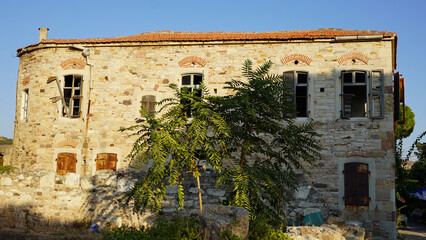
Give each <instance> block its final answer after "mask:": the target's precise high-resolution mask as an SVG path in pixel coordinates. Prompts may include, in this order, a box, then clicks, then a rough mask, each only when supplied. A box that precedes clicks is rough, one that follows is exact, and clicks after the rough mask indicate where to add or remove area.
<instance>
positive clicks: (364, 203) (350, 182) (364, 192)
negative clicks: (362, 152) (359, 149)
mask: <svg viewBox="0 0 426 240" xmlns="http://www.w3.org/2000/svg"><path fill="white" fill-rule="evenodd" d="M343 166H344V170H343V175H344V182H345V188H344V202H345V207H369V206H370V201H371V198H370V192H369V182H370V171H369V169H368V164H366V163H360V162H348V163H345V164H344V165H343ZM362 168H365V169H362ZM355 169H356V170H355ZM360 169H361V170H360ZM350 170H355V171H350Z"/></svg>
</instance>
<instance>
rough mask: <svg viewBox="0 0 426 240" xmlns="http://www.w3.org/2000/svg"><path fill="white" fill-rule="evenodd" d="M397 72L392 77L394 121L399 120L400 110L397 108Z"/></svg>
mask: <svg viewBox="0 0 426 240" xmlns="http://www.w3.org/2000/svg"><path fill="white" fill-rule="evenodd" d="M399 92H400V90H399V72H397V73H395V75H394V77H393V111H394V112H393V119H394V121H395V122H396V121H399V120H400V115H401V113H400V108H399V102H400V100H399Z"/></svg>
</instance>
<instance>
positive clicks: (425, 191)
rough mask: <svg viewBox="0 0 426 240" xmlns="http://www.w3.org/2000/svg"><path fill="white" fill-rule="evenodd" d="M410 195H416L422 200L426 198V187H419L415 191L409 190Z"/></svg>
mask: <svg viewBox="0 0 426 240" xmlns="http://www.w3.org/2000/svg"><path fill="white" fill-rule="evenodd" d="M410 194H411V195H413V196H416V197H418V198H420V199H422V200H426V187H424V188H420V189H418V190H416V191H413V192H410Z"/></svg>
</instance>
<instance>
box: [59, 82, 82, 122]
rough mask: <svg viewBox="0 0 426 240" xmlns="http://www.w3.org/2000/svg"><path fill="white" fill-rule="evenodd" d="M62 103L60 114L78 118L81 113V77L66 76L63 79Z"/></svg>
mask: <svg viewBox="0 0 426 240" xmlns="http://www.w3.org/2000/svg"><path fill="white" fill-rule="evenodd" d="M64 80H65V83H64V101H65V105H64V106H63V107H62V114H63V116H66V117H71V118H78V117H80V112H81V97H82V96H81V86H82V82H83V79H82V77H81V76H76V75H67V76H65V78H64Z"/></svg>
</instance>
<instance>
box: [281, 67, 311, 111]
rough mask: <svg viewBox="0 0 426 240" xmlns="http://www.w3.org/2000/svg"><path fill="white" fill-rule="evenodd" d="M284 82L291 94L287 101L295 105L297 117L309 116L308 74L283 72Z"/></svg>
mask: <svg viewBox="0 0 426 240" xmlns="http://www.w3.org/2000/svg"><path fill="white" fill-rule="evenodd" d="M284 80H285V81H286V83H287V84H288V86H289V88H290V90H291V89H292V90H291V91H292V93H293V97H292V98H291V99H289V100H290V101H292V102H294V103H295V105H296V111H297V115H296V116H297V117H308V116H309V89H308V82H309V80H308V73H307V72H299V71H288V72H284Z"/></svg>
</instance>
